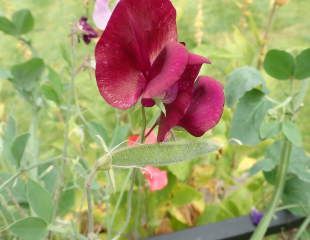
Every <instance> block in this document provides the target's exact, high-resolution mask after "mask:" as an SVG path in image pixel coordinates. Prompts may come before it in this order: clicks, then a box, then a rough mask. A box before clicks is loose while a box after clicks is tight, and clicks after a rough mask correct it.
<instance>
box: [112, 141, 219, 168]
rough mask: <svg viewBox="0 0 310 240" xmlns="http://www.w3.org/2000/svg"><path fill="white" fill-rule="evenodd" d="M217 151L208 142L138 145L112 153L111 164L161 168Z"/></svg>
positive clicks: (216, 147)
mask: <svg viewBox="0 0 310 240" xmlns="http://www.w3.org/2000/svg"><path fill="white" fill-rule="evenodd" d="M217 149H218V146H217V145H215V144H213V143H211V142H209V141H196V142H195V141H191V142H169V143H165V144H151V145H138V146H134V147H129V148H124V149H120V150H117V151H115V152H114V153H112V156H111V158H112V163H113V164H116V165H121V166H146V165H154V166H163V165H169V164H173V163H178V162H182V161H186V160H192V159H195V158H197V157H202V156H204V155H206V154H208V153H210V152H213V151H215V150H217Z"/></svg>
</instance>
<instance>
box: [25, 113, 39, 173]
mask: <svg viewBox="0 0 310 240" xmlns="http://www.w3.org/2000/svg"><path fill="white" fill-rule="evenodd" d="M38 124H39V110H38V109H37V108H36V107H33V108H32V119H31V125H30V129H29V132H30V138H29V142H28V144H27V145H28V146H27V150H26V151H27V155H26V158H27V159H26V165H29V164H30V165H32V164H36V163H38V158H39V141H38ZM31 176H32V177H33V178H35V177H36V176H37V169H34V170H32V171H31Z"/></svg>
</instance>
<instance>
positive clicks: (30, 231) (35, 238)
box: [10, 217, 47, 240]
mask: <svg viewBox="0 0 310 240" xmlns="http://www.w3.org/2000/svg"><path fill="white" fill-rule="evenodd" d="M10 231H11V232H12V233H13V234H15V235H16V236H17V237H19V238H20V239H22V240H43V239H44V238H45V236H46V234H47V224H46V223H45V221H44V220H43V219H41V218H37V217H27V218H24V219H21V220H18V221H17V222H15V223H13V225H11V226H10Z"/></svg>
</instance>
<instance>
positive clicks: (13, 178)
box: [0, 157, 59, 192]
mask: <svg viewBox="0 0 310 240" xmlns="http://www.w3.org/2000/svg"><path fill="white" fill-rule="evenodd" d="M57 159H59V157H56V158H52V159H49V160H46V161H42V162H40V163H36V164H33V165H31V166H29V167H27V168H22V169H20V170H19V171H18V172H17V173H15V174H14V175H13V176H12V177H10V178H9V179H8V180H6V181H5V182H4V183H2V184H1V185H0V192H1V191H2V190H3V189H4V188H5V187H6V186H7V185H9V184H10V183H11V182H13V181H14V180H15V179H16V178H18V177H19V176H20V175H22V174H23V173H24V172H27V171H30V170H32V169H34V168H37V167H40V166H42V165H45V164H48V163H53V162H55V161H56V160H57Z"/></svg>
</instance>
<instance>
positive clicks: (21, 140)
mask: <svg viewBox="0 0 310 240" xmlns="http://www.w3.org/2000/svg"><path fill="white" fill-rule="evenodd" d="M29 137H30V134H29V133H25V134H23V135H20V136H18V137H17V138H15V140H14V142H13V143H12V147H11V151H12V154H13V156H14V158H15V165H16V166H17V168H19V167H20V165H21V160H22V157H23V155H24V152H25V149H26V145H27V142H28V139H29Z"/></svg>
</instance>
